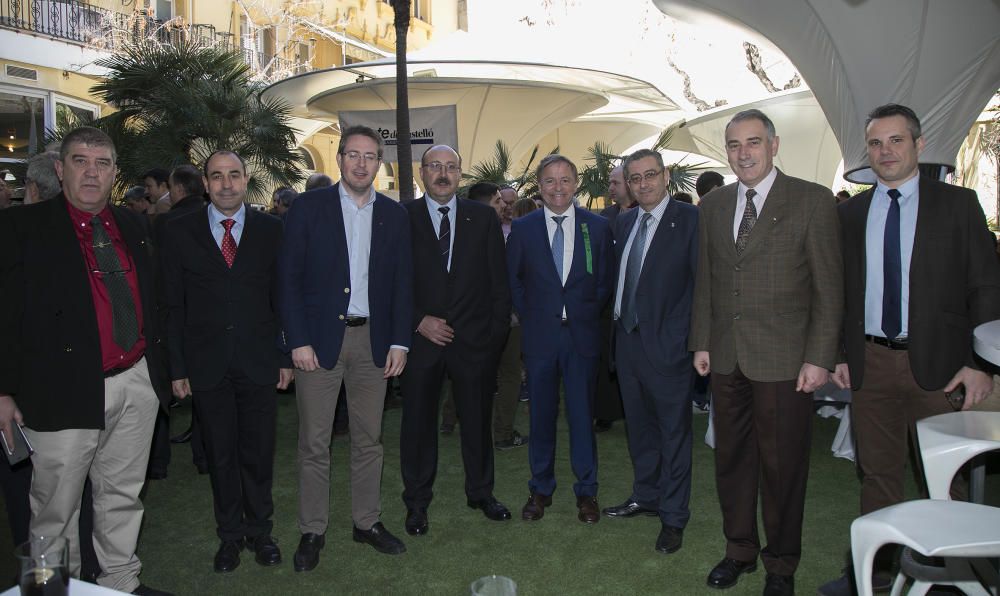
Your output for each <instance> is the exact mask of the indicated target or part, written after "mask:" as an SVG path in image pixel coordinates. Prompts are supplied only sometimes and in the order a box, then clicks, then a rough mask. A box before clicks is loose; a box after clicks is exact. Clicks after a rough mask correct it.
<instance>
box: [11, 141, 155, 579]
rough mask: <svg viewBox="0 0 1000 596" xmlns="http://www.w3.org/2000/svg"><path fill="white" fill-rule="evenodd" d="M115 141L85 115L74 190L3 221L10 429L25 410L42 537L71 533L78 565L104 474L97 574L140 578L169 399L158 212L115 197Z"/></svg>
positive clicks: (97, 517)
mask: <svg viewBox="0 0 1000 596" xmlns="http://www.w3.org/2000/svg"><path fill="white" fill-rule="evenodd" d="M115 159H116V155H115V149H114V145H113V143H112V141H111V139H110V138H109V137H108V136H107V135H106V134H104V133H103V132H101V131H99V130H97V129H94V128H89V127H81V128H78V129H76V130H74V131H72V132H70V133H69V134H68V135H66V137H65V138H64V139H63V143H62V149H61V151H60V159H59V161H58V162H56V164H55V166H56V173H57V174H58V175H59V178H60V179H61V180H62V187H63V192H62V194H60V195H59V196H57V197H56V198H55V199H53V200H51V201H46V202H43V203H38V204H35V205H29V206H26V207H24V208H22V209H19V210H18V211H17V212H16V213H12V214H10V215H9V216H7V217H4V218H3V219H2V221H0V337H3V338H4V341H3V342H0V431H2V432H3V433H4V435H5V436H7V437H10V436H11V434H10V433H11V431H12V428H13V427H12V425H13V424H15V423H16V424H20V425H22V426H23V427H24V432H25V434H26V435H27V437H28V440H29V442H30V443H31V444H32V445H33V447H34V449H35V453H34V455H33V456H32V463H33V465H34V476H33V478H32V484H31V524H30V532H31V535H32V537H38V536H54V535H62V536H65V537H66V538H67V539H68V541H69V544H70V572H71V573H72V574H73V575H79V567H80V556H79V544H78V539H77V520H78V517H79V514H80V498H81V494H82V492H83V485H84V481H85V480H86V478H87V477H88V476H89V478H90V480H91V484H92V486H93V501H94V533H93V536H94V548H95V550H96V552H97V557H98V560H99V562H100V564H101V569H102V573H101V575H100V576H99V577H98V578H97V581H98V583H99V584H101V585H102V586H107V587H109V588H113V589H115V590H120V591H123V592H131V593H134V594H164V592H161V591H159V590H154V589H152V588H149V587H147V586H143V585H141V584H140V583H139V578H138V576H139V572H140V570H141V567H142V564H141V563H140V561H139V559H138V557H136V555H135V549H136V542H137V540H138V536H139V527H140V525H141V523H142V503H141V502H140V501H139V491H140V489H141V488H142V485H143V481H144V476H145V472H146V462H147V459H148V458H149V448H150V437H151V435H152V432H153V423H154V421H155V418H156V412H157V407H160V406H165V405H166V403H167V402H168V401H169V395H170V393H169V389H168V387H167V386H166V383H165V381H166V374H165V368H164V365H163V362H162V359H161V357H160V356H159V352H160V351H159V350H152V349H150V350H147V347H148V346H151V345H152V344H154V343H157V342H159V341H160V340H159V334H158V330H157V328H156V327H157V325H156V318H157V317H156V316H154V315H153V313H154V312H155V311H154V310H153V279H152V250H151V243H150V241H149V234H148V225H147V224H146V222H145V220H144V219H143V218H142V217H141V216H139V215H137V214H135V213H132V212H131V211H129V210H127V209H123V208H119V207H112V206H110V205H109V204H108V197H109V195H110V192H111V185H112V183H113V182H114V179H115V174H116V172H117V168H116V167H115Z"/></svg>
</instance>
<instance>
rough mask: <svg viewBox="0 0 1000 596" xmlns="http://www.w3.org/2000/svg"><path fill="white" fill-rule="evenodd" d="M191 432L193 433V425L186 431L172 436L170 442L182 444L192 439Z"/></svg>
mask: <svg viewBox="0 0 1000 596" xmlns="http://www.w3.org/2000/svg"><path fill="white" fill-rule="evenodd" d="M191 434H192V433H191V427H188V429H187V430H186V431H184V432H182V433H181V434H179V435H177V436H176V437H170V442H171V443H173V444H174V445H180V444H181V443H187V442H188V441H190V440H191Z"/></svg>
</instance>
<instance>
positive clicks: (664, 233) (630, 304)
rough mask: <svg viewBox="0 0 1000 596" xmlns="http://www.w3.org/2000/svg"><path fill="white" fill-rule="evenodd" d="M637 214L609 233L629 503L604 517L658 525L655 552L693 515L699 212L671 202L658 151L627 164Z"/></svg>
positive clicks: (674, 544) (674, 542) (677, 537)
mask: <svg viewBox="0 0 1000 596" xmlns="http://www.w3.org/2000/svg"><path fill="white" fill-rule="evenodd" d="M624 169H625V180H626V183H627V184H628V188H629V192H630V193H631V195H632V197H633V198H634V199H635V200H636V202H637V203H638V204H639V208H638V209H632V210H630V211H628V212H626V213H624V214H622V215H620V216H619V217H618V219H617V222H616V226H615V238H617V239H618V242H616V244H615V262H616V263H617V264H618V276H617V282H616V284H615V296H614V317H615V321H616V324H615V336H614V337H615V362H616V365H617V366H616V368H617V370H618V384H619V386H620V387H621V392H622V403H623V406H624V408H625V423H626V424H627V425H628V447H629V453H630V454H631V456H632V465H633V468H634V470H635V480H634V482H633V485H632V495H631V496H630V497H629V498H628V499H626V501H625V502H624V503H622V504H621V505H618V506H615V507H609V508H607V509H605V510H604V514H605V515H608V516H610V517H632V516H634V515H657V516H659V518H660V523H661V529H660V535H659V537H658V538H657V540H656V550H657V551H658V552H661V553H672V552H675V551H677V550H678V549H679V548H680V547H681V538H682V536H683V532H684V527H685V526H686V525H687V522H688V519H689V518H690V517H691V512H690V510H689V509H688V501H689V500H690V497H691V406H690V403H689V402H690V400H689V399H688V396H689V395H690V391H691V382H692V376H693V375H692V367H691V352H689V351H688V349H687V339H688V330H689V329H690V322H691V304H692V298H693V294H694V279H695V269H696V268H697V263H698V208H697V207H695V206H694V205H690V204H688V203H682V202H680V201H676V200H673V199H671V197H670V195H669V194H668V193H667V185H668V184H669V183H670V172H668V171H667V169H666V168H665V167H664V165H663V157H662V156H661V155H660V154H659V153H657V152H656V151H651V150H649V149H642V150H640V151H636V152H635V153H633V154H631V155H629V156H628V158H626V159H625V164H624Z"/></svg>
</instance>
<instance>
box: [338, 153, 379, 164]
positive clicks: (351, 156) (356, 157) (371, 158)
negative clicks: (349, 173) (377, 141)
mask: <svg viewBox="0 0 1000 596" xmlns="http://www.w3.org/2000/svg"><path fill="white" fill-rule="evenodd" d="M341 155H343V156H344V157H346V158H347V160H348V161H361V159H362V158H364V160H365V161H366V162H368V163H375V162H376V161H378V160H379V156H378V155H376V154H374V153H361V152H360V151H345V152H343V153H341Z"/></svg>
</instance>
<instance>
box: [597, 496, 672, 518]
mask: <svg viewBox="0 0 1000 596" xmlns="http://www.w3.org/2000/svg"><path fill="white" fill-rule="evenodd" d="M602 513H604V515H607V516H608V517H635V516H636V515H649V516H653V515H658V513H657V511H656V509H648V508H646V507H643V506H642V505H640V504H638V503H636V502H635V500H634V499H629V500H628V501H625V502H624V503H622V504H621V505H615V506H614V507H605V508H604V511H603V512H602Z"/></svg>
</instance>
